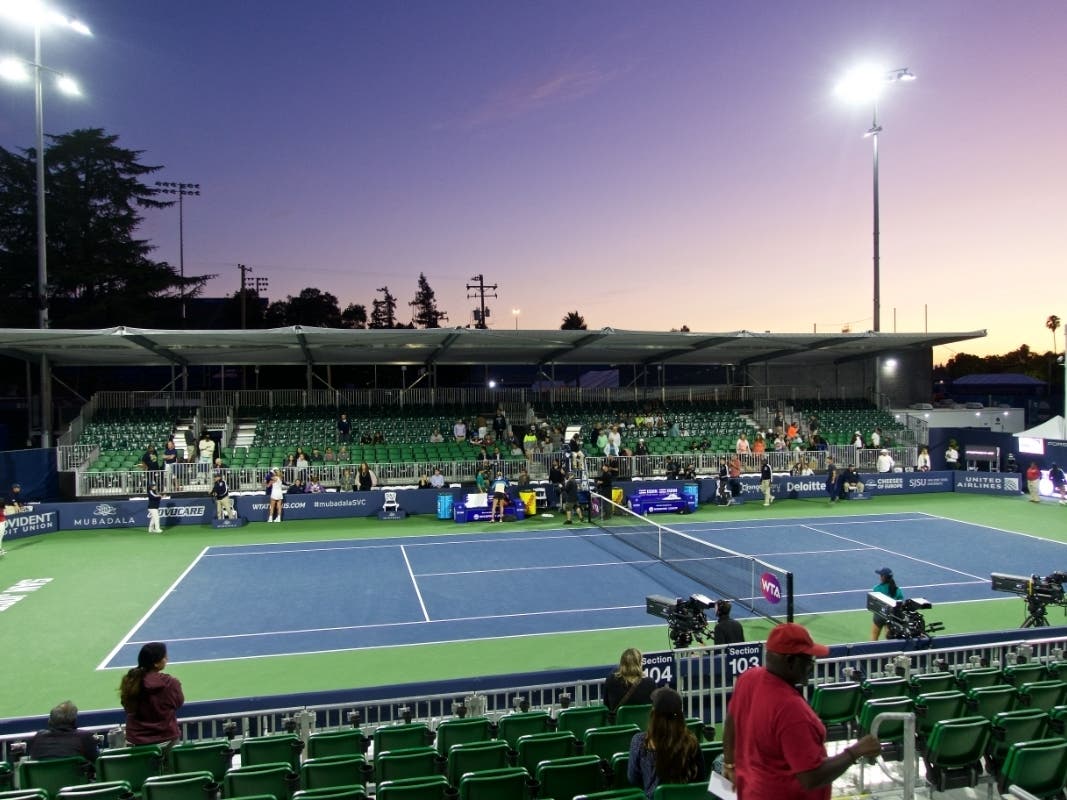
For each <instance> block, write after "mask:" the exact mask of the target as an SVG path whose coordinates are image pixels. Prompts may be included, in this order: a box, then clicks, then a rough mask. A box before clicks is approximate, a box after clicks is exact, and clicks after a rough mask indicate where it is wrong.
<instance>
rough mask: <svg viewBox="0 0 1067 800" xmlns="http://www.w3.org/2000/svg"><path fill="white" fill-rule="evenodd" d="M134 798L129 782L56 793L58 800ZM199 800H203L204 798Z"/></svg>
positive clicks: (85, 785)
mask: <svg viewBox="0 0 1067 800" xmlns="http://www.w3.org/2000/svg"><path fill="white" fill-rule="evenodd" d="M133 796H134V794H133V789H132V788H131V787H130V784H129V783H128V782H127V781H99V782H97V783H81V784H78V785H76V786H64V787H63V788H62V789H60V790H59V791H58V792H57V793H56V800H78V799H79V798H80V800H130V798H132V797H133ZM198 800H203V797H202V796H201V797H200V798H199V799H198Z"/></svg>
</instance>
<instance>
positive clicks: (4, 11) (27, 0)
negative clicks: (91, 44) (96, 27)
mask: <svg viewBox="0 0 1067 800" xmlns="http://www.w3.org/2000/svg"><path fill="white" fill-rule="evenodd" d="M0 16H4V17H7V18H8V19H11V20H14V21H16V22H19V23H22V24H23V25H40V26H44V25H58V26H60V27H63V28H70V29H71V30H72V31H76V32H77V33H80V34H82V35H83V36H92V31H90V30H89V26H88V25H86V24H85V23H84V22H81V21H79V20H76V19H74V18H72V17H68V16H67V15H66V14H63V13H61V12H59V11H56V10H55V9H52V8H48V7H47V6H45V5H44V3H41V2H39V0H0Z"/></svg>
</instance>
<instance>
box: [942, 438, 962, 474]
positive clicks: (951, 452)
mask: <svg viewBox="0 0 1067 800" xmlns="http://www.w3.org/2000/svg"><path fill="white" fill-rule="evenodd" d="M959 466H960V451H959V450H957V449H956V443H955V442H954V441H953V442H949V443H948V447H946V448H945V469H959Z"/></svg>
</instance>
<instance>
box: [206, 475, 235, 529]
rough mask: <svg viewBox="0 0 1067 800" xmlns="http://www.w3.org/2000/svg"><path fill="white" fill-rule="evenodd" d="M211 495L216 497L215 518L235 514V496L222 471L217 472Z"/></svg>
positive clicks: (226, 517) (228, 516) (227, 517)
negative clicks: (232, 494) (232, 495)
mask: <svg viewBox="0 0 1067 800" xmlns="http://www.w3.org/2000/svg"><path fill="white" fill-rule="evenodd" d="M211 496H212V497H213V498H214V499H215V519H229V518H230V517H232V516H234V513H233V498H232V497H230V487H229V486H228V485H227V483H226V476H225V475H223V474H222V472H221V471H219V472H216V473H215V483H213V484H212V486H211Z"/></svg>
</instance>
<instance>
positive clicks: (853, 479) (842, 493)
mask: <svg viewBox="0 0 1067 800" xmlns="http://www.w3.org/2000/svg"><path fill="white" fill-rule="evenodd" d="M862 494H863V484H862V483H861V482H860V476H859V475H857V474H856V465H855V464H849V465H848V466H847V467H845V469H843V470H841V471H840V472H838V474H837V498H838V499H839V500H848V499H849V498H851V497H856V496H858V495H862Z"/></svg>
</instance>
